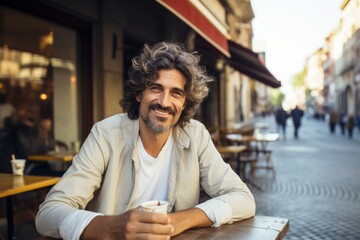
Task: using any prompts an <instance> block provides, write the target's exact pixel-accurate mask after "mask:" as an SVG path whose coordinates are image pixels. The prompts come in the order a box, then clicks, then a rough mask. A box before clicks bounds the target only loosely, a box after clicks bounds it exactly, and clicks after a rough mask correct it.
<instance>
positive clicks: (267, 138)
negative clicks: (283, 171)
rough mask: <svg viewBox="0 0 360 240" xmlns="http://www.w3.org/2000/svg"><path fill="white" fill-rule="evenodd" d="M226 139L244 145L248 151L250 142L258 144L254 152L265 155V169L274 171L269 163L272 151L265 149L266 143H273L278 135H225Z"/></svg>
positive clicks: (270, 162)
mask: <svg viewBox="0 0 360 240" xmlns="http://www.w3.org/2000/svg"><path fill="white" fill-rule="evenodd" d="M226 138H227V139H228V140H230V141H232V142H236V143H241V142H242V143H245V144H246V145H247V146H248V147H249V149H250V143H251V142H256V143H260V147H259V148H258V147H257V148H256V151H257V152H258V153H259V152H262V153H264V155H265V159H266V163H267V165H266V168H267V169H271V170H274V167H273V164H272V161H271V153H272V151H271V150H269V149H268V148H267V146H268V143H269V142H275V141H277V140H278V139H279V134H278V133H258V134H254V135H249V136H243V135H241V134H227V135H226Z"/></svg>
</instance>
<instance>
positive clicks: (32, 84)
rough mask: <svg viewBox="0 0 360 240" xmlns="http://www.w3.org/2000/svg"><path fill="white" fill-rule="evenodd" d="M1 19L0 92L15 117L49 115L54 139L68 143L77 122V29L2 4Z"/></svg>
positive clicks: (73, 137)
mask: <svg viewBox="0 0 360 240" xmlns="http://www.w3.org/2000/svg"><path fill="white" fill-rule="evenodd" d="M0 19H1V21H0V95H1V96H2V98H4V99H6V100H5V101H6V102H7V103H8V104H11V105H12V106H13V107H14V109H15V112H16V115H17V118H16V119H20V118H21V116H22V115H23V114H28V113H30V114H31V115H32V116H34V117H35V120H36V121H38V120H39V119H40V118H50V119H52V120H53V123H54V128H53V134H54V136H55V138H56V140H60V141H62V142H64V143H66V144H67V145H68V146H69V147H70V145H71V142H75V141H78V140H79V122H80V115H79V103H78V99H79V89H80V86H79V81H77V79H78V77H77V68H76V66H77V63H76V59H77V58H76V49H77V48H76V42H77V34H76V32H75V31H74V30H72V29H69V28H66V27H63V26H60V25H57V24H54V23H52V22H49V21H45V20H42V19H39V18H37V17H35V16H31V15H27V14H24V13H22V12H18V11H15V10H12V9H9V8H6V7H0ZM16 119H15V121H16ZM0 120H1V119H0ZM1 126H2V124H0V127H1Z"/></svg>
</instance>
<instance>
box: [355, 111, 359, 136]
mask: <svg viewBox="0 0 360 240" xmlns="http://www.w3.org/2000/svg"><path fill="white" fill-rule="evenodd" d="M356 126H357V127H358V131H359V133H360V111H358V112H357V114H356Z"/></svg>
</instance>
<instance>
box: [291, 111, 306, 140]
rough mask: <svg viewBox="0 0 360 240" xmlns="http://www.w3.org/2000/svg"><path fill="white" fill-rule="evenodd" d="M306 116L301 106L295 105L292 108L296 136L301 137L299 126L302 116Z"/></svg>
mask: <svg viewBox="0 0 360 240" xmlns="http://www.w3.org/2000/svg"><path fill="white" fill-rule="evenodd" d="M303 116H304V111H303V110H301V109H300V108H299V106H295V108H294V109H293V110H291V117H292V120H293V123H294V137H295V138H298V137H299V128H300V126H301V118H302V117H303Z"/></svg>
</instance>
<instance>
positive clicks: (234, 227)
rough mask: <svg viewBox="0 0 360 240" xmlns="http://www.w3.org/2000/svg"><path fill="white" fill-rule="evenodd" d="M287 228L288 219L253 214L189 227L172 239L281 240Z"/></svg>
mask: <svg viewBox="0 0 360 240" xmlns="http://www.w3.org/2000/svg"><path fill="white" fill-rule="evenodd" d="M288 230H289V220H288V219H285V218H278V217H268V216H255V217H253V218H249V219H246V220H243V221H240V222H235V223H233V224H228V225H223V226H221V227H218V228H198V229H189V230H187V231H185V232H183V233H181V234H179V235H177V236H175V237H172V238H171V239H172V240H188V239H192V240H196V239H202V240H203V239H206V240H215V239H216V240H219V239H221V240H223V239H226V240H232V239H233V240H241V239H245V240H259V239H261V240H274V239H276V240H281V239H283V238H284V237H285V235H286V234H287V232H288Z"/></svg>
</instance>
